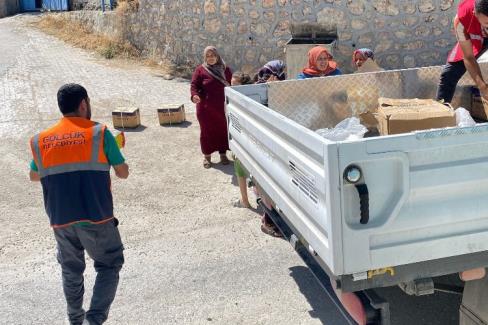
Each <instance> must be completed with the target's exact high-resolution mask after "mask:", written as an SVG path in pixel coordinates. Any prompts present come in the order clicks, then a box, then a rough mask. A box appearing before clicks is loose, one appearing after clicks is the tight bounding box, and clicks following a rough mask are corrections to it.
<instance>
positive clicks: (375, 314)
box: [258, 202, 390, 325]
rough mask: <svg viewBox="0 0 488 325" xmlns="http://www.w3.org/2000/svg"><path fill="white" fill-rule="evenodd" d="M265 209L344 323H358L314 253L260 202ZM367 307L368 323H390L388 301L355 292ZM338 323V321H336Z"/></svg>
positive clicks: (371, 293)
mask: <svg viewBox="0 0 488 325" xmlns="http://www.w3.org/2000/svg"><path fill="white" fill-rule="evenodd" d="M258 203H259V202H258ZM260 206H261V207H262V208H263V210H264V211H265V212H266V213H267V214H268V216H269V217H270V218H271V219H272V220H273V222H274V224H275V225H276V226H277V227H278V228H279V230H280V232H281V233H282V234H283V236H284V238H285V239H286V240H288V242H289V243H290V244H291V246H292V247H293V248H294V249H295V251H296V252H297V253H298V255H300V257H301V258H302V260H303V261H304V262H305V264H306V265H307V267H308V268H309V270H310V272H311V273H312V274H313V275H314V277H315V279H316V280H317V281H318V282H319V284H320V286H321V287H322V288H323V289H324V290H325V292H326V294H327V296H328V298H329V301H330V303H331V304H332V305H333V306H335V307H336V308H337V310H338V311H339V313H340V314H341V315H342V316H343V318H344V319H343V321H344V322H343V324H357V323H356V322H355V321H354V319H353V318H352V317H351V315H349V313H348V311H347V310H346V309H345V308H344V306H343V305H342V303H341V301H340V300H339V298H338V297H337V295H336V293H335V291H334V288H333V287H332V284H331V279H330V278H329V276H328V275H327V273H326V272H325V270H324V269H323V268H322V267H321V266H320V264H319V263H318V262H317V260H316V259H315V258H314V255H313V253H312V252H310V250H309V249H308V247H306V246H305V245H303V243H302V242H301V241H300V239H299V238H298V237H297V236H296V235H295V234H294V233H293V231H292V230H291V228H290V227H289V226H288V224H287V223H286V222H285V221H284V220H283V218H282V217H281V216H280V214H279V213H278V212H276V211H275V210H270V209H268V208H267V207H266V206H265V205H264V204H260ZM355 294H356V295H357V296H358V298H359V299H360V300H361V303H362V305H363V307H364V309H365V313H366V324H378V325H389V324H390V308H389V304H388V302H386V301H385V300H383V299H382V298H381V297H379V296H378V295H377V294H376V293H375V292H374V290H364V291H359V292H355ZM335 324H336V323H335Z"/></svg>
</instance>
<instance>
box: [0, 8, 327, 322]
mask: <svg viewBox="0 0 488 325" xmlns="http://www.w3.org/2000/svg"><path fill="white" fill-rule="evenodd" d="M31 19H33V18H32V17H30V16H16V17H11V18H6V19H1V20H0V44H2V52H3V53H2V55H0V166H1V168H0V179H1V187H2V190H1V191H0V225H1V227H0V278H1V279H2V280H1V281H0V292H1V295H0V323H1V324H66V323H67V320H66V316H65V302H64V297H63V294H62V287H61V277H60V268H59V266H58V264H57V262H56V258H55V241H54V237H53V234H52V231H51V229H50V227H49V223H48V219H47V216H46V214H45V212H44V208H43V201H42V192H41V187H40V184H38V183H31V182H29V180H28V164H29V161H30V159H31V154H30V152H29V148H28V141H29V138H30V137H31V136H32V135H33V134H35V133H36V132H38V131H39V130H41V129H43V128H46V127H48V126H50V125H52V124H53V123H55V121H56V120H57V119H58V118H59V112H58V109H57V105H56V98H55V94H56V91H57V89H58V88H59V86H60V85H62V84H64V83H66V82H79V83H81V84H83V85H84V86H85V87H86V88H87V89H88V92H89V95H90V96H91V99H92V106H93V110H94V112H93V113H94V116H93V119H94V120H97V121H100V122H103V123H106V124H107V125H108V126H109V127H111V126H112V123H111V118H110V113H111V110H112V109H114V108H116V107H117V106H132V105H133V106H137V107H140V109H141V113H142V123H143V126H142V127H140V128H139V129H137V130H135V131H133V132H127V133H126V137H127V146H126V148H124V149H123V154H124V155H125V157H126V159H127V163H128V164H129V165H130V172H131V175H130V177H129V179H127V180H124V181H122V180H118V179H116V178H115V177H114V178H113V184H112V187H113V194H114V202H115V214H116V216H117V218H118V219H119V220H120V232H121V235H122V238H123V241H124V246H125V257H126V263H125V265H124V267H123V269H122V272H121V280H120V286H119V290H118V293H117V297H116V299H115V302H114V304H113V307H112V309H111V313H110V317H109V321H108V322H107V324H204V323H217V324H292V323H293V324H320V323H324V322H325V321H324V319H325V317H326V316H327V317H329V318H330V317H331V316H332V317H333V316H334V314H333V310H332V308H331V307H330V306H327V305H326V304H325V303H324V299H325V296H324V294H323V293H322V292H321V290H320V289H319V288H318V285H317V284H316V282H315V280H314V279H313V278H312V276H311V274H310V273H309V272H308V270H307V268H306V267H305V266H304V264H303V263H302V262H301V260H300V259H299V257H298V256H297V255H296V254H295V253H294V252H293V250H292V249H291V247H290V246H289V245H288V244H287V243H286V242H285V241H283V240H278V239H274V238H270V237H268V236H266V235H264V234H262V233H261V231H260V229H259V224H260V221H259V215H258V214H257V213H256V211H253V210H246V209H239V208H233V207H232V205H231V202H232V201H233V200H234V199H235V198H237V197H238V188H237V187H236V186H235V177H234V176H233V167H232V165H229V166H222V165H216V166H215V168H212V169H210V170H205V169H203V168H202V161H201V154H200V148H199V126H198V122H197V121H196V119H195V116H194V114H193V112H194V107H193V105H192V104H191V103H189V83H188V82H187V81H185V80H172V81H167V80H163V79H162V78H160V77H158V76H156V75H155V74H154V73H152V72H151V70H148V69H146V68H142V67H139V66H134V65H126V64H120V63H119V64H113V63H107V61H104V60H102V59H100V58H98V57H96V56H95V55H93V54H91V53H87V52H84V51H81V50H78V49H75V48H72V47H70V46H68V45H66V44H64V43H62V42H61V41H59V40H56V39H54V38H53V37H51V36H47V35H45V34H43V33H41V32H39V31H38V30H35V29H32V28H31V27H27V24H26V23H28V22H29V21H30V20H31ZM174 102H177V103H183V104H185V106H186V108H187V111H188V112H189V114H187V116H188V122H187V123H185V124H183V125H181V126H174V127H161V126H160V125H159V124H158V121H157V116H156V110H155V109H156V108H157V107H158V105H161V104H165V103H174ZM229 156H230V155H229ZM214 160H217V157H215V158H214ZM251 198H253V196H252V195H251ZM253 204H254V206H255V203H253ZM91 264H92V261H90V260H89V259H88V258H87V270H86V289H87V292H86V294H85V297H86V299H85V305H88V303H89V297H90V295H91V292H90V290H91V287H92V285H93V281H94V275H95V273H94V270H93V268H92V267H91Z"/></svg>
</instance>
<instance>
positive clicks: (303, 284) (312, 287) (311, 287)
mask: <svg viewBox="0 0 488 325" xmlns="http://www.w3.org/2000/svg"><path fill="white" fill-rule="evenodd" d="M290 271H291V272H290V276H291V277H292V278H293V279H294V280H295V282H296V283H297V285H298V287H299V288H300V292H301V293H302V294H303V295H304V296H305V298H306V299H307V301H308V303H309V304H310V307H312V310H309V312H308V313H309V314H310V317H312V318H316V319H318V320H320V321H321V322H322V324H327V325H347V322H345V321H344V319H343V317H342V316H341V314H340V312H339V311H338V310H337V309H336V307H335V306H334V305H333V304H332V303H331V302H330V299H329V297H328V296H327V294H326V293H325V291H324V289H322V287H321V286H320V284H319V283H318V282H317V280H316V279H315V278H314V276H313V275H312V273H311V272H310V270H309V269H308V267H306V266H294V267H291V268H290Z"/></svg>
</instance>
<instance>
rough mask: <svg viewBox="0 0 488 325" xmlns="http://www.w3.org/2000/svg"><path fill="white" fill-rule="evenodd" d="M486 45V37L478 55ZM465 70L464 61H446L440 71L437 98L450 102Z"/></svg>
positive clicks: (487, 43) (487, 41)
mask: <svg viewBox="0 0 488 325" xmlns="http://www.w3.org/2000/svg"><path fill="white" fill-rule="evenodd" d="M487 47H488V39H486V38H485V39H484V41H483V49H482V50H481V51H480V53H479V54H478V56H477V57H476V58H478V57H480V56H481V54H483V52H485V51H486V49H487ZM465 72H466V67H465V66H464V61H463V60H461V61H458V62H452V63H449V62H448V63H446V65H445V66H444V67H443V69H442V72H441V77H440V80H439V88H437V100H443V101H444V103H450V102H451V101H452V98H453V97H454V92H455V91H456V86H457V84H458V82H459V79H461V78H462V77H463V75H464V73H465Z"/></svg>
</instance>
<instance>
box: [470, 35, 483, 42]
mask: <svg viewBox="0 0 488 325" xmlns="http://www.w3.org/2000/svg"><path fill="white" fill-rule="evenodd" d="M469 38H471V39H472V40H478V41H483V36H481V35H476V34H469Z"/></svg>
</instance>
